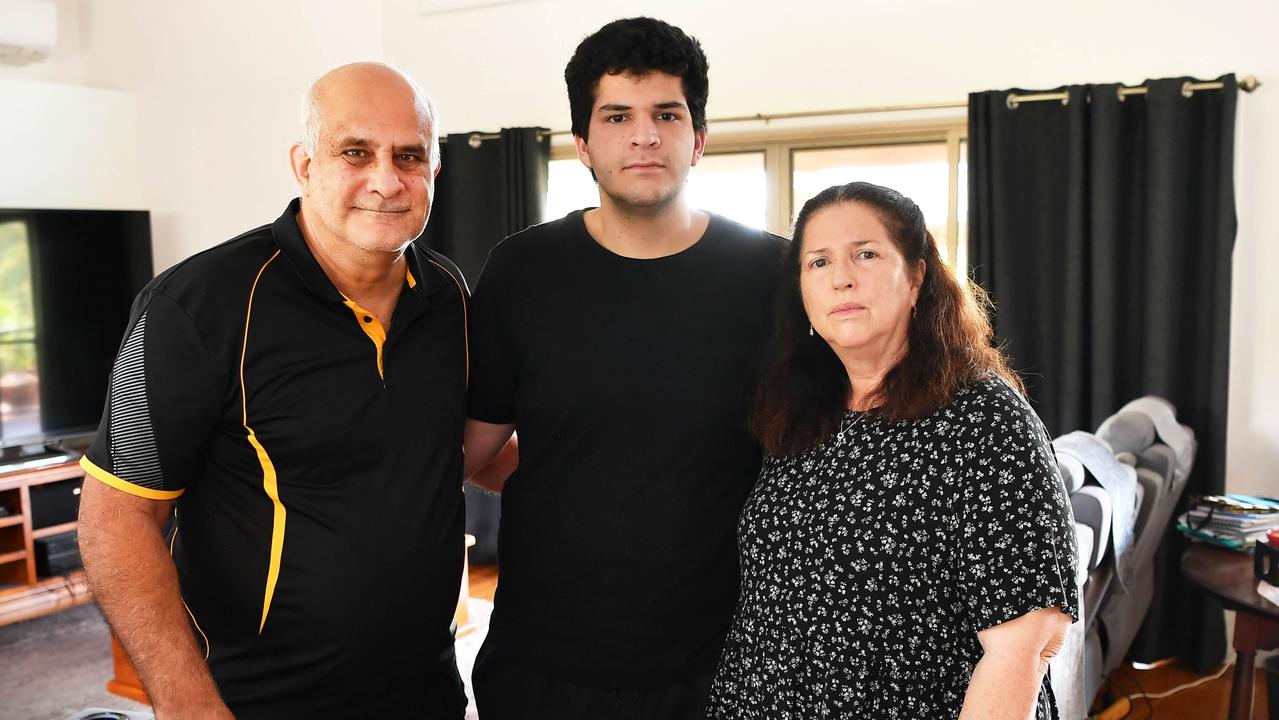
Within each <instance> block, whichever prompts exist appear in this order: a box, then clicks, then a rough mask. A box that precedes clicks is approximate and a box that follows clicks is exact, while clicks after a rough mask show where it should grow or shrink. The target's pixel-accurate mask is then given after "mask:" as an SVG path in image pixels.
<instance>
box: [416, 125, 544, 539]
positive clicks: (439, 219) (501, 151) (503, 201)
mask: <svg viewBox="0 0 1279 720" xmlns="http://www.w3.org/2000/svg"><path fill="white" fill-rule="evenodd" d="M477 134H482V133H458V134H454V135H449V136H448V141H447V142H446V143H444V146H443V147H442V148H441V152H442V160H443V167H442V168H441V170H440V175H439V177H438V178H436V183H435V204H434V207H433V208H432V209H431V219H430V222H428V223H427V226H426V232H425V234H424V237H425V239H426V241H427V244H428V245H429V246H430V247H431V248H432V249H434V250H438V251H440V252H442V253H444V254H445V255H447V256H448V257H449V259H451V260H452V261H453V262H455V263H457V266H458V267H459V268H460V269H461V270H462V274H463V275H465V276H466V281H467V284H468V285H470V286H472V287H474V286H475V281H476V279H477V278H479V276H480V270H481V269H482V268H483V267H484V261H485V259H487V258H488V253H489V250H490V249H492V247H493V246H494V245H496V244H497V243H498V242H500V241H501V240H502V238H504V237H506V236H507V235H510V234H512V233H517V232H519V231H521V230H523V229H524V228H526V227H528V226H529V225H533V224H536V223H540V222H542V213H543V212H544V211H545V209H546V172H547V163H548V162H549V160H550V155H551V139H550V134H549V133H548V132H547V130H546V129H545V128H506V129H503V130H502V131H501V132H500V133H498V135H499V137H498V138H496V139H490V140H481V141H479V142H472V137H473V136H475V135H477ZM464 492H465V493H466V531H467V532H469V533H471V534H472V535H474V536H475V539H476V543H475V547H473V548H471V562H474V563H476V564H493V563H496V562H497V526H498V520H499V518H500V517H501V502H500V498H499V497H498V496H496V495H493V494H491V493H488V492H485V491H483V490H480V489H478V488H476V487H473V486H472V485H470V484H467V485H466V486H465V489H464Z"/></svg>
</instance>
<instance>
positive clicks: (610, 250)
mask: <svg viewBox="0 0 1279 720" xmlns="http://www.w3.org/2000/svg"><path fill="white" fill-rule="evenodd" d="M706 68H707V65H706V57H705V55H704V54H703V53H702V50H701V46H700V45H699V44H698V43H697V41H696V40H694V39H692V38H690V37H689V36H687V35H685V34H684V33H683V32H682V31H681V30H679V29H678V28H675V27H672V26H670V25H667V24H666V23H663V22H660V21H658V20H653V19H649V18H635V19H629V20H619V21H616V22H613V23H610V24H608V25H606V26H604V27H603V28H602V29H600V30H599V31H598V32H597V33H595V34H594V35H592V36H590V37H588V38H586V39H585V40H584V41H582V43H581V45H579V46H578V48H577V52H576V53H575V54H574V56H573V59H572V60H571V61H570V62H569V64H568V67H567V69H566V70H565V73H564V74H565V80H566V81H567V84H568V91H569V103H570V106H571V111H572V116H573V134H574V137H575V141H576V143H577V149H578V154H579V156H580V158H581V160H582V163H583V164H584V165H586V167H587V168H589V169H590V171H591V172H592V174H593V175H594V177H595V179H596V181H597V182H598V184H599V194H600V206H599V207H598V208H594V209H589V210H585V211H578V212H574V213H571V214H569V215H568V216H567V217H565V218H563V219H561V220H557V221H554V222H549V223H546V224H544V225H540V226H536V227H533V228H530V229H528V230H526V231H524V232H522V233H519V234H517V235H514V236H512V237H510V238H507V239H506V240H505V241H503V242H502V243H501V244H499V245H498V246H497V247H496V248H494V250H493V252H492V253H491V254H490V256H489V260H488V263H487V265H486V266H485V268H484V271H483V274H482V276H481V280H480V281H479V283H478V284H477V289H476V295H475V298H474V302H473V305H472V318H471V319H472V327H473V328H474V332H473V334H472V337H473V348H474V353H473V360H474V372H473V374H472V376H471V390H470V395H469V403H468V416H469V419H468V421H467V431H466V455H467V466H468V469H469V468H478V467H482V466H483V465H484V464H485V462H486V461H487V460H488V459H489V458H490V457H492V456H493V454H494V452H495V451H496V450H497V449H498V448H499V447H501V446H502V444H503V443H504V442H505V441H506V439H507V438H508V437H510V435H511V433H512V430H518V433H519V440H520V448H519V466H518V469H517V470H516V472H515V474H514V475H512V476H511V477H510V479H509V480H507V481H506V483H505V486H504V487H491V488H490V489H494V490H501V491H503V495H502V524H501V534H500V537H501V546H500V549H499V552H500V557H501V564H502V578H501V583H500V585H499V588H498V593H497V598H496V608H495V610H494V614H493V618H492V623H491V626H490V629H489V635H488V638H487V640H486V642H485V645H484V647H483V649H482V650H481V652H480V657H479V658H478V659H477V662H476V667H475V673H474V675H473V682H474V689H475V694H476V701H477V705H478V707H479V712H480V715H481V717H483V718H484V720H504V719H505V718H521V719H528V718H618V719H624V718H654V719H656V718H661V719H663V720H668V719H671V718H676V719H678V718H690V719H691V718H701V717H702V713H703V709H704V707H705V702H706V696H707V691H708V687H709V682H710V678H711V674H712V672H713V671H714V669H715V663H716V661H717V659H718V658H719V653H720V649H721V646H722V643H723V640H724V636H725V633H726V631H727V628H728V625H729V622H730V621H731V619H732V613H733V608H734V606H735V603H736V601H737V594H738V575H737V559H736V558H737V550H736V541H735V533H734V529H735V526H736V523H737V518H738V515H739V513H740V511H741V508H742V504H743V502H744V501H745V498H746V495H747V493H748V491H749V490H750V488H751V486H752V483H753V482H754V480H755V476H756V473H757V470H758V463H759V453H758V450H757V448H756V445H755V443H754V441H753V440H752V439H751V437H750V435H749V434H748V432H747V429H746V427H745V423H744V421H743V412H742V409H743V405H742V401H743V396H744V394H745V393H744V390H745V385H746V380H747V373H748V368H750V367H751V365H752V364H753V362H754V360H755V357H756V354H757V349H758V348H759V347H760V345H761V343H763V342H764V336H765V331H766V327H765V326H766V320H765V318H766V317H767V316H768V304H769V302H770V298H771V295H772V290H773V286H774V284H775V281H776V277H777V270H778V264H779V260H780V250H781V245H782V241H781V240H780V239H778V238H776V237H774V236H771V235H769V234H767V233H765V232H762V231H759V230H751V229H748V228H746V227H743V226H741V225H738V224H736V223H733V222H731V221H729V220H726V219H724V218H722V217H718V216H714V215H710V214H708V213H704V212H699V211H697V210H694V209H692V208H690V207H689V206H688V202H687V196H686V193H685V184H686V181H687V178H688V173H689V169H690V168H691V167H692V166H694V165H696V164H697V162H698V160H699V159H700V158H701V157H702V151H703V149H704V147H705V143H706V97H707V77H706Z"/></svg>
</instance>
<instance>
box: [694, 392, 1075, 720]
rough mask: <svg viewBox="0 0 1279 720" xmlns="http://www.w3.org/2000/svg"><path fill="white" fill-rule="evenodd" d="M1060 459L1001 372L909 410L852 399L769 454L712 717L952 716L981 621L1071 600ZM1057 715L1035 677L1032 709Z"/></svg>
mask: <svg viewBox="0 0 1279 720" xmlns="http://www.w3.org/2000/svg"><path fill="white" fill-rule="evenodd" d="M1056 468H1057V466H1056V461H1055V459H1054V458H1053V455H1052V448H1051V446H1050V445H1049V441H1048V438H1047V437H1046V435H1045V434H1044V430H1043V426H1042V424H1041V423H1040V422H1039V419H1038V417H1036V416H1035V414H1034V412H1033V411H1032V410H1031V409H1030V407H1029V406H1028V405H1027V404H1026V401H1025V400H1024V399H1023V398H1022V397H1021V395H1020V394H1018V393H1017V392H1016V391H1015V390H1013V389H1012V388H1011V387H1010V386H1008V385H1007V384H1006V383H1004V382H1003V381H1002V380H988V381H985V382H981V383H977V384H973V385H970V386H967V387H965V388H964V389H962V390H961V391H960V392H959V393H957V394H956V396H955V398H954V399H953V400H952V401H951V402H950V404H949V405H947V406H946V407H944V408H942V409H941V410H938V411H937V412H936V413H934V414H933V415H931V416H929V417H926V418H923V419H920V420H914V421H907V422H888V421H884V420H879V419H876V418H874V417H873V416H872V415H866V414H862V413H853V412H850V413H849V414H848V415H847V416H846V417H845V418H844V420H843V423H842V425H841V428H840V430H839V431H838V432H836V433H835V434H834V435H833V436H832V437H831V438H830V439H829V440H827V442H826V443H824V444H822V445H820V446H818V447H815V448H813V449H811V450H808V451H806V452H804V453H802V454H800V455H798V456H794V457H775V456H769V457H768V458H766V460H765V462H764V466H763V469H762V470H761V472H760V477H759V482H758V484H757V485H756V487H755V489H754V491H753V493H752V494H751V497H750V499H749V500H748V501H747V504H746V507H745V509H744V510H743V511H742V517H741V520H740V522H739V524H738V549H739V553H740V557H741V566H742V593H741V599H740V600H739V602H738V607H737V613H736V616H735V617H734V619H733V625H732V628H731V630H730V631H729V635H728V641H727V644H726V645H725V648H724V653H723V656H722V657H721V659H720V664H719V668H718V670H717V672H716V675H715V681H714V684H713V686H712V688H711V697H710V703H709V707H708V710H707V717H709V718H723V719H725V720H728V719H730V718H731V719H734V720H737V719H739V718H740V719H747V718H761V719H764V718H766V719H767V720H816V719H818V718H875V719H876V720H884V719H888V718H912V719H915V718H955V717H958V715H959V711H960V708H961V707H962V705H963V702H964V693H965V692H966V691H967V688H968V682H969V679H970V677H971V676H972V672H973V667H974V666H975V665H976V664H977V661H978V660H979V659H980V658H981V655H982V649H981V645H980V644H979V643H978V641H977V631H979V630H983V629H985V628H988V627H991V626H993V625H997V624H999V623H1002V622H1005V621H1008V620H1012V619H1014V618H1016V617H1018V616H1021V615H1024V614H1026V613H1028V612H1031V611H1033V610H1038V609H1040V608H1045V607H1058V608H1060V609H1061V610H1062V611H1063V612H1065V613H1067V614H1069V615H1070V616H1072V617H1074V618H1078V616H1079V611H1078V608H1077V606H1076V594H1075V584H1074V577H1075V563H1076V560H1075V558H1076V551H1075V533H1074V525H1073V523H1072V521H1071V515H1070V506H1069V502H1068V500H1067V497H1066V491H1065V487H1064V486H1063V484H1062V482H1061V479H1060V477H1059V476H1058V474H1057V469H1056ZM1055 714H1056V713H1055V709H1054V707H1053V702H1052V695H1051V692H1050V690H1049V688H1048V684H1047V679H1045V681H1044V684H1043V686H1042V687H1041V689H1040V693H1039V707H1038V710H1037V717H1038V718H1040V719H1041V720H1046V719H1047V718H1050V717H1053V716H1055Z"/></svg>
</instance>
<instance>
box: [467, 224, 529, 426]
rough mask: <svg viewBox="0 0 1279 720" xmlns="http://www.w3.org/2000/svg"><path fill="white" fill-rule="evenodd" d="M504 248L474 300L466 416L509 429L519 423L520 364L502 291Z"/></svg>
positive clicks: (486, 267) (491, 258) (498, 249)
mask: <svg viewBox="0 0 1279 720" xmlns="http://www.w3.org/2000/svg"><path fill="white" fill-rule="evenodd" d="M501 250H502V246H501V245H500V244H499V245H498V246H497V247H495V248H494V249H493V250H492V251H491V252H490V253H489V257H488V261H487V262H486V263H485V264H484V271H483V272H482V273H481V274H480V279H479V280H478V281H477V282H476V284H475V292H474V293H473V294H472V296H471V309H470V316H469V318H468V319H469V321H470V337H471V382H470V388H469V389H468V391H467V401H466V415H467V417H470V418H473V419H475V420H479V421H481V422H487V423H493V424H495V425H505V424H508V423H513V422H515V388H516V381H515V378H516V362H517V359H516V357H515V355H514V353H513V352H512V347H513V345H514V344H513V343H512V342H511V337H510V335H509V334H508V328H507V325H508V323H507V318H506V314H507V313H508V312H509V310H510V308H509V307H507V306H506V301H505V299H504V298H503V294H502V291H503V289H504V288H505V287H506V283H505V282H504V280H503V278H502V274H503V272H504V271H503V261H502V254H501Z"/></svg>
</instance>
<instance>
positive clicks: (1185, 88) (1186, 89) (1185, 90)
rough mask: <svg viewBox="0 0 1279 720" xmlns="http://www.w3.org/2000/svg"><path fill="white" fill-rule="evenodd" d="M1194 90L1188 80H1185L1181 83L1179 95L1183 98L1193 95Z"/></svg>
mask: <svg viewBox="0 0 1279 720" xmlns="http://www.w3.org/2000/svg"><path fill="white" fill-rule="evenodd" d="M1194 95H1195V91H1194V90H1193V89H1191V87H1190V81H1189V80H1187V81H1185V82H1184V83H1182V84H1181V96H1182V97H1184V98H1188V97H1194Z"/></svg>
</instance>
